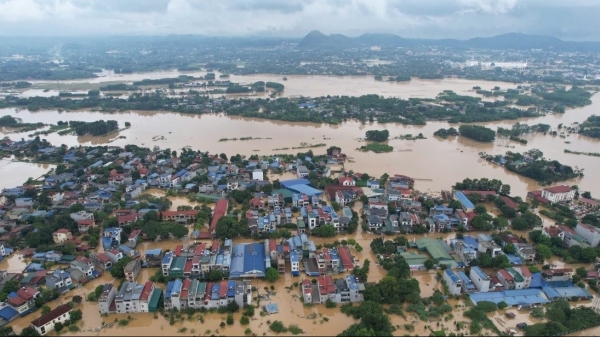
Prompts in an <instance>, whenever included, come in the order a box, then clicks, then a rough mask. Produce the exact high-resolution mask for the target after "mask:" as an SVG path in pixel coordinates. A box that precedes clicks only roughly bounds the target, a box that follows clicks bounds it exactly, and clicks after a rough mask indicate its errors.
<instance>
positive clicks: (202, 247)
mask: <svg viewBox="0 0 600 337" xmlns="http://www.w3.org/2000/svg"><path fill="white" fill-rule="evenodd" d="M205 250H206V244H205V243H201V244H198V245H196V248H195V249H194V255H202V254H203V253H204V251H205Z"/></svg>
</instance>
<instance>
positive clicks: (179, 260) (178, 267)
mask: <svg viewBox="0 0 600 337" xmlns="http://www.w3.org/2000/svg"><path fill="white" fill-rule="evenodd" d="M185 261H186V258H185V257H176V258H175V260H174V261H173V263H172V264H171V269H170V270H169V274H172V273H173V272H175V273H181V274H183V267H185Z"/></svg>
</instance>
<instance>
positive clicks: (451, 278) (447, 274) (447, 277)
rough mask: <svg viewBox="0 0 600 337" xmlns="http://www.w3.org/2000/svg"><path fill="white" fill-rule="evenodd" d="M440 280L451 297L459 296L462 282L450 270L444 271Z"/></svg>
mask: <svg viewBox="0 0 600 337" xmlns="http://www.w3.org/2000/svg"><path fill="white" fill-rule="evenodd" d="M442 279H444V281H446V285H448V291H449V292H450V294H452V295H460V293H461V289H462V280H461V279H460V278H459V277H458V276H457V275H456V274H455V273H454V272H453V271H452V270H451V269H446V270H444V273H443V274H442Z"/></svg>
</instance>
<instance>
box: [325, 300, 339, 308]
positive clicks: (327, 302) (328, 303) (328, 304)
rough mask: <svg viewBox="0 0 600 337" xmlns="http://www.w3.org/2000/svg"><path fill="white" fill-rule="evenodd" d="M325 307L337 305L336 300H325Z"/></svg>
mask: <svg viewBox="0 0 600 337" xmlns="http://www.w3.org/2000/svg"><path fill="white" fill-rule="evenodd" d="M325 307H326V308H330V309H331V308H335V307H337V304H336V303H335V302H334V301H332V300H330V299H327V301H325Z"/></svg>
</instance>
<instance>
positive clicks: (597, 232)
mask: <svg viewBox="0 0 600 337" xmlns="http://www.w3.org/2000/svg"><path fill="white" fill-rule="evenodd" d="M575 233H577V234H579V235H581V236H582V237H583V238H584V239H585V241H587V242H588V243H589V244H590V246H592V247H596V246H597V245H598V243H600V228H598V227H594V226H592V225H587V224H584V223H579V224H577V227H575Z"/></svg>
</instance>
